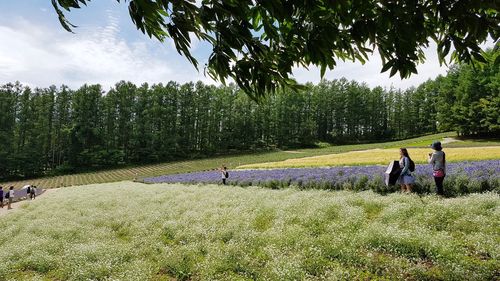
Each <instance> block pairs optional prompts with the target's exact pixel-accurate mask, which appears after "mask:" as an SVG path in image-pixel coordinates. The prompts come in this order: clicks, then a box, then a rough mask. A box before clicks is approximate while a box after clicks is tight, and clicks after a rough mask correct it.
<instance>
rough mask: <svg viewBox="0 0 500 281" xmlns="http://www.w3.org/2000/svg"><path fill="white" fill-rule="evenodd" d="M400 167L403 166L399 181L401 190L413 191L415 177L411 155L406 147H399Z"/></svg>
mask: <svg viewBox="0 0 500 281" xmlns="http://www.w3.org/2000/svg"><path fill="white" fill-rule="evenodd" d="M399 155H400V159H399V167H400V168H401V174H400V176H399V183H400V185H401V192H408V193H409V192H411V189H412V188H413V185H414V184H415V178H414V177H413V175H412V174H411V171H410V163H411V159H410V155H409V154H408V150H407V149H406V148H400V149H399Z"/></svg>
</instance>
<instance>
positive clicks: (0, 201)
mask: <svg viewBox="0 0 500 281" xmlns="http://www.w3.org/2000/svg"><path fill="white" fill-rule="evenodd" d="M0 208H2V209H3V186H0Z"/></svg>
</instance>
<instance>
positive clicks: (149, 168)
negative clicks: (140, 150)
mask: <svg viewBox="0 0 500 281" xmlns="http://www.w3.org/2000/svg"><path fill="white" fill-rule="evenodd" d="M453 136H455V133H453V132H449V133H441V134H435V135H429V136H424V137H419V138H414V139H408V140H402V141H394V142H385V143H371V144H358V145H342V146H327V147H322V148H313V149H297V150H293V151H272V152H263V153H252V154H241V155H229V156H220V157H213V158H206V159H197V160H187V161H176V162H168V163H161V164H155V165H142V166H137V167H127V168H120V169H112V170H106V171H98V172H92V173H80V174H72V175H65V176H57V177H46V178H39V179H29V180H24V181H14V182H4V183H0V185H3V186H10V185H14V186H15V187H21V186H23V185H25V184H35V185H37V186H40V187H43V188H55V187H62V186H73V185H83V184H92V183H106V182H116V181H122V180H132V179H134V178H135V177H139V178H142V177H150V176H158V175H165V174H174V173H184V172H192V171H202V170H210V169H216V168H218V167H220V166H221V165H223V164H224V165H227V166H228V167H229V168H235V167H237V166H241V165H245V164H254V163H263V162H275V161H283V160H286V159H294V158H302V157H310V156H318V155H326V154H334V153H343V152H349V151H356V150H366V149H375V148H393V147H404V146H406V147H413V146H419V145H423V146H428V144H430V143H431V142H432V141H434V140H440V139H444V138H448V137H453ZM476 145H477V146H481V145H500V142H495V141H489V142H485V141H468V142H465V143H464V142H453V143H450V144H447V145H446V147H452V146H476Z"/></svg>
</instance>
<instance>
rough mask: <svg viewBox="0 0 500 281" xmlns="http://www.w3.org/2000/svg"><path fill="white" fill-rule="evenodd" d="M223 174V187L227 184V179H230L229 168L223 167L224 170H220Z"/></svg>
mask: <svg viewBox="0 0 500 281" xmlns="http://www.w3.org/2000/svg"><path fill="white" fill-rule="evenodd" d="M220 172H221V177H222V184H223V185H226V184H227V182H226V181H227V178H229V172H228V171H227V167H225V166H224V167H222V169H221V170H220Z"/></svg>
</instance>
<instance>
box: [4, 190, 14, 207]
mask: <svg viewBox="0 0 500 281" xmlns="http://www.w3.org/2000/svg"><path fill="white" fill-rule="evenodd" d="M5 196H6V197H5V198H8V199H9V205H8V207H7V210H10V209H12V206H11V205H12V200H14V187H13V186H11V187H10V188H9V192H7V194H5Z"/></svg>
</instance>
